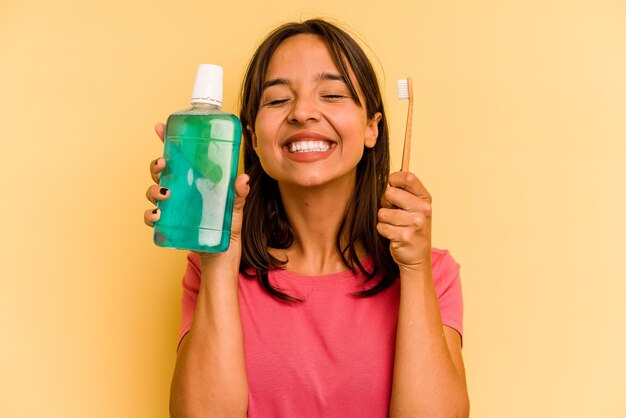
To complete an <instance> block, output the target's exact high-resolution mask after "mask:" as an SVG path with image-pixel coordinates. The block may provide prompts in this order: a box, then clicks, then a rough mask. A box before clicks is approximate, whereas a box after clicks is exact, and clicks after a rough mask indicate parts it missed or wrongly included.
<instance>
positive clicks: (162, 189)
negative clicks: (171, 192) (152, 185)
mask: <svg viewBox="0 0 626 418" xmlns="http://www.w3.org/2000/svg"><path fill="white" fill-rule="evenodd" d="M159 193H161V194H162V195H163V196H165V195H166V194H167V189H166V188H165V187H161V189H160V190H159Z"/></svg>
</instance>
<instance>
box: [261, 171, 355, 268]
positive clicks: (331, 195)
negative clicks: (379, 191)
mask: <svg viewBox="0 0 626 418" xmlns="http://www.w3.org/2000/svg"><path fill="white" fill-rule="evenodd" d="M354 187H355V179H354V177H353V176H351V178H349V179H342V180H341V181H339V182H337V183H336V184H326V185H323V186H319V187H306V188H304V187H297V186H293V185H287V184H279V188H280V194H281V197H282V201H283V206H284V208H285V212H286V214H287V218H288V219H289V223H290V224H291V227H292V229H293V232H294V242H293V244H292V245H291V247H289V248H287V249H285V250H277V249H273V250H272V252H273V253H274V254H275V255H276V256H278V257H279V258H281V259H287V260H288V261H287V265H286V268H287V270H289V271H293V272H296V273H299V274H304V275H323V274H331V273H337V272H340V271H344V270H346V266H345V265H344V264H343V262H342V260H341V254H340V253H339V251H338V249H337V245H336V240H337V232H338V231H339V225H340V223H341V220H342V218H343V216H344V213H345V211H346V208H347V205H348V203H349V201H350V197H351V196H352V193H353V192H354ZM357 254H359V257H361V258H362V257H364V256H365V254H364V251H363V250H361V249H360V248H357Z"/></svg>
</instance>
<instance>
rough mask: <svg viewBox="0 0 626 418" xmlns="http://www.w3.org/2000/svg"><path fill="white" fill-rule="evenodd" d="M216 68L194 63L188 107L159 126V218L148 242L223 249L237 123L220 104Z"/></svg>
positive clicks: (231, 194) (236, 157) (236, 155)
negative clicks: (165, 195)
mask: <svg viewBox="0 0 626 418" xmlns="http://www.w3.org/2000/svg"><path fill="white" fill-rule="evenodd" d="M222 79H223V70H222V67H220V66H217V65H212V64H200V65H199V66H198V70H197V72H196V80H195V84H194V88H193V93H192V97H191V106H192V107H191V108H189V109H185V110H181V111H179V112H175V113H172V114H171V115H170V116H169V118H168V119H167V125H166V128H165V147H164V151H163V157H164V158H165V169H164V170H163V171H162V172H161V182H160V184H161V186H162V187H167V188H168V189H170V198H169V199H167V200H164V201H159V202H158V204H157V207H158V208H159V209H160V210H161V217H160V219H159V221H158V222H156V223H155V225H154V242H155V244H156V245H158V246H161V247H169V248H179V249H186V250H193V251H200V252H221V251H226V249H228V245H229V243H230V227H231V221H232V214H233V203H234V199H235V190H234V183H235V177H236V176H237V166H238V160H239V146H240V144H241V122H239V119H237V117H236V116H234V115H231V114H229V113H225V112H223V111H222V110H221V106H222Z"/></svg>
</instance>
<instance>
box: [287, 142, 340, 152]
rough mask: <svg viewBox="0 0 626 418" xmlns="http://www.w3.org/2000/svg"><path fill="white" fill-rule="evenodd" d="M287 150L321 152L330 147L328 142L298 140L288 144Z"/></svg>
mask: <svg viewBox="0 0 626 418" xmlns="http://www.w3.org/2000/svg"><path fill="white" fill-rule="evenodd" d="M287 149H288V150H289V152H323V151H328V150H329V149H330V142H325V141H299V142H292V143H291V144H289V145H288V147H287Z"/></svg>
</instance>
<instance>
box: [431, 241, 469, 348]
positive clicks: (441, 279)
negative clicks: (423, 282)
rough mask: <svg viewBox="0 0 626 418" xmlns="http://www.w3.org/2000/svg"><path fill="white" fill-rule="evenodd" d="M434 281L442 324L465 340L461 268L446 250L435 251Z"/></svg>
mask: <svg viewBox="0 0 626 418" xmlns="http://www.w3.org/2000/svg"><path fill="white" fill-rule="evenodd" d="M433 256H434V257H433V261H435V262H434V263H433V279H434V281H435V290H436V292H437V299H438V300H439V312H440V313H441V322H442V323H443V325H447V326H449V327H451V328H453V329H455V330H456V331H458V333H459V334H460V335H461V338H463V293H462V290H461V277H460V275H459V272H460V266H459V264H457V262H456V261H454V259H453V258H452V256H451V255H450V253H449V252H448V251H445V250H433Z"/></svg>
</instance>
